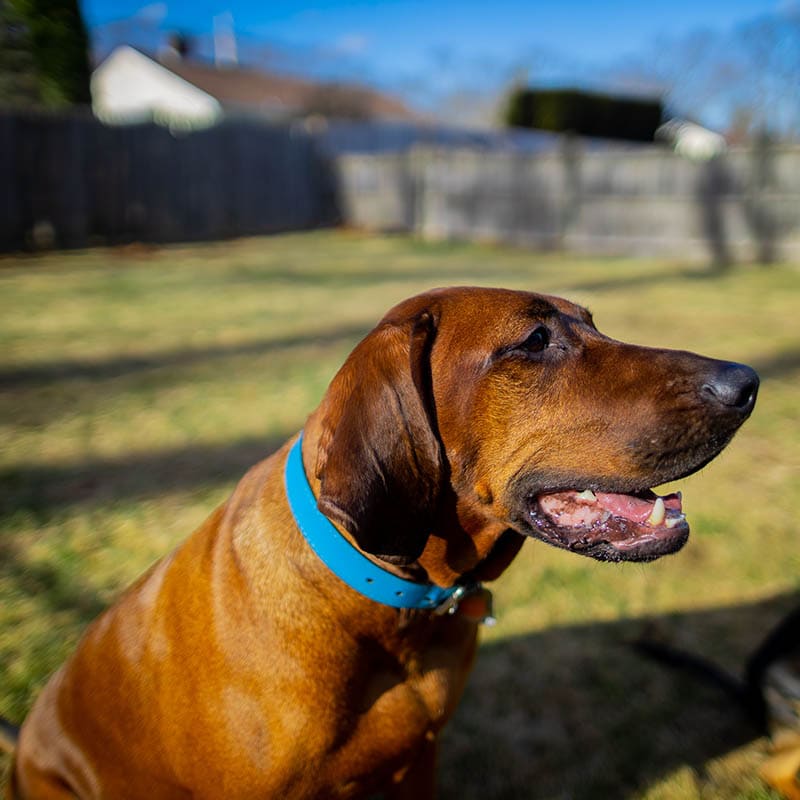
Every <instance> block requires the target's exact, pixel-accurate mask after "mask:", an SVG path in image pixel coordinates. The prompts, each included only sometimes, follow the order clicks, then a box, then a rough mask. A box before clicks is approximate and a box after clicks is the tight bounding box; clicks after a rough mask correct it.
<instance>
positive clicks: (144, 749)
mask: <svg viewBox="0 0 800 800" xmlns="http://www.w3.org/2000/svg"><path fill="white" fill-rule="evenodd" d="M757 391H758V377H757V375H756V373H755V372H754V371H753V370H752V369H750V368H749V367H747V366H744V365H741V364H735V363H729V362H723V361H717V360H712V359H709V358H704V357H701V356H698V355H694V354H691V353H688V352H679V351H670V350H662V349H651V348H645V347H638V346H634V345H630V344H624V343H621V342H618V341H614V340H612V339H610V338H608V337H606V336H604V335H603V334H601V333H600V332H599V331H598V330H597V328H596V327H595V325H594V323H593V320H592V316H591V315H590V313H589V312H588V311H586V310H585V309H584V308H582V307H580V306H578V305H574V304H573V303H570V302H568V301H566V300H562V299H559V298H555V297H550V296H544V295H537V294H531V293H526V292H516V291H510V290H504V289H480V288H470V287H458V288H447V289H439V290H433V291H430V292H427V293H425V294H421V295H419V296H417V297H414V298H411V299H409V300H406V301H404V302H402V303H400V304H399V305H398V306H396V307H395V308H394V309H392V310H391V311H389V312H388V314H387V315H386V316H385V317H384V318H383V320H382V321H381V322H380V323H379V324H378V326H377V327H376V328H375V329H374V330H373V331H372V332H371V333H369V334H368V335H367V336H366V337H365V338H364V339H363V340H362V341H361V342H360V343H359V344H358V345H357V346H356V348H355V349H354V350H353V352H352V353H351V354H350V356H349V357H348V359H347V360H346V362H345V364H344V365H343V366H342V368H341V369H340V370H339V372H338V373H337V374H336V376H335V377H334V379H333V381H332V382H331V384H330V386H329V388H328V390H327V392H326V394H325V396H324V398H323V400H322V402H321V404H320V406H319V407H318V408H317V409H316V410H315V411H314V412H313V413H312V414H311V415H310V417H309V418H308V420H307V422H306V424H305V426H304V428H303V431H302V433H301V435H298V436H296V437H294V438H293V439H292V440H290V441H289V442H287V443H286V444H285V445H284V446H283V447H282V448H281V449H280V450H278V451H277V452H276V453H274V454H273V455H272V456H270V457H269V458H267V459H266V460H265V461H262V462H261V463H259V464H257V465H256V466H255V467H253V468H252V469H251V470H250V471H249V472H248V473H247V474H246V475H245V476H244V478H243V479H242V481H241V482H240V483H239V485H238V486H237V487H236V489H235V491H234V492H233V495H232V496H231V497H230V499H229V500H228V501H227V502H226V503H225V504H224V505H223V506H222V507H220V508H218V509H217V510H216V511H214V512H213V514H212V515H211V516H210V517H209V519H208V520H207V521H206V522H205V523H204V524H203V525H202V526H201V527H200V528H199V529H198V530H197V531H196V532H195V533H194V534H193V535H192V536H191V537H190V538H189V539H188V540H186V541H185V542H184V543H183V544H182V545H181V546H180V547H178V548H177V549H176V550H175V551H174V552H173V553H172V554H171V555H168V556H167V557H166V558H164V559H163V560H162V561H160V562H158V563H157V564H156V565H155V566H153V567H152V568H151V569H150V571H149V572H147V573H146V574H145V575H144V576H143V577H142V578H141V579H140V580H139V581H138V582H137V583H135V584H134V585H133V586H132V587H131V588H130V589H128V590H127V591H126V592H125V593H124V594H123V595H122V597H121V599H120V600H119V601H118V602H116V603H115V604H114V605H113V606H112V607H111V608H109V609H108V610H107V611H106V612H105V613H103V614H102V615H101V616H100V617H99V618H98V619H97V620H96V621H95V622H94V623H93V624H92V625H91V626H90V627H89V628H88V630H87V631H86V633H85V635H84V637H83V639H82V640H81V642H80V644H79V645H78V647H77V650H76V651H75V653H74V654H73V655H72V656H71V657H70V658H69V659H68V661H67V662H66V664H64V666H63V667H62V668H61V669H60V670H59V671H58V672H56V674H55V675H54V676H53V677H52V678H51V680H50V681H49V683H48V684H47V685H46V686H45V688H44V690H43V691H42V693H41V694H40V696H39V697H38V699H37V701H36V702H35V704H34V706H33V708H32V710H31V712H30V714H29V715H28V718H27V720H26V721H25V723H24V725H23V726H22V728H21V731H20V735H19V740H18V745H17V748H16V753H15V757H14V761H13V767H12V776H11V782H10V788H9V797H11V798H24V799H25V800H56V799H59V800H60V798H74V797H79V798H113V800H125V798H148V800H161V798H189V797H194V798H203V797H206V798H220V797H226V798H274V797H281V798H284V800H292V799H293V798H326V799H327V800H332V799H334V798H335V799H337V800H343V799H344V798H362V797H367V796H369V795H371V794H373V793H375V792H383V793H384V796H385V797H387V798H389V800H402V799H403V798H414V800H424V798H431V797H433V796H434V792H435V778H434V774H435V763H436V750H437V737H438V735H439V732H440V731H441V729H442V727H443V725H444V724H445V722H446V721H447V719H448V718H449V717H450V716H451V715H452V713H453V710H454V709H455V707H456V704H457V702H458V699H459V696H460V695H461V693H462V690H463V688H464V684H465V681H466V679H467V675H468V672H469V669H470V666H471V663H472V661H473V658H474V656H475V651H476V640H477V631H478V626H479V623H480V622H481V621H482V620H490V619H491V609H490V603H489V594H488V590H486V589H485V588H484V587H483V582H485V581H491V580H494V579H496V578H498V577H499V576H500V575H501V573H502V572H503V571H504V570H505V569H506V567H507V566H508V565H509V564H510V562H511V561H512V559H513V558H514V557H515V555H516V554H517V552H518V551H519V549H520V547H521V546H522V544H523V542H524V541H525V540H526V539H527V538H533V539H537V540H541V541H544V542H546V543H548V544H551V545H554V546H556V547H560V548H563V549H566V550H568V551H571V552H573V553H578V554H581V555H585V556H589V557H592V558H595V559H599V560H600V561H640V562H646V561H651V560H653V559H656V558H659V557H660V556H663V555H666V554H668V553H674V552H675V551H677V550H679V549H680V548H681V547H682V546H683V544H684V543H685V542H686V539H687V536H688V534H689V526H688V523H687V521H686V518H685V516H684V514H683V512H682V510H681V500H680V496H679V494H670V495H666V496H663V497H660V496H657V495H656V494H654V493H653V492H652V491H651V489H650V487H653V486H658V485H660V484H663V483H666V482H668V481H673V480H676V479H679V478H681V477H684V476H686V475H689V474H690V473H692V472H694V471H696V470H697V469H699V468H700V467H702V466H704V465H705V464H707V463H708V462H709V461H710V460H711V459H713V458H714V457H715V456H716V455H717V454H718V453H719V452H720V451H721V450H722V449H723V448H724V447H725V446H726V444H727V443H728V442H729V441H730V439H731V438H732V437H733V435H734V433H735V432H736V431H737V429H738V428H739V426H740V425H741V424H742V423H743V422H744V421H745V419H747V417H748V416H749V415H750V413H751V411H752V410H753V406H754V404H755V401H756V394H757Z"/></svg>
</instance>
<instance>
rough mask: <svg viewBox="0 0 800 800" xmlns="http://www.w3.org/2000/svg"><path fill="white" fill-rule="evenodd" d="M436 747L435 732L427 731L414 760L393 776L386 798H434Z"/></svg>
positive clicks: (398, 799)
mask: <svg viewBox="0 0 800 800" xmlns="http://www.w3.org/2000/svg"><path fill="white" fill-rule="evenodd" d="M438 747H439V745H438V742H437V741H436V734H434V733H433V732H430V731H429V732H428V733H427V734H426V735H425V743H424V745H423V746H422V749H421V750H420V752H419V755H418V756H417V758H416V760H415V761H414V762H412V764H411V766H410V767H408V768H407V769H404V770H402V771H401V772H399V773H397V774H396V775H395V776H394V778H393V780H392V784H391V786H390V787H389V788H388V789H387V791H386V795H385V797H386V800H434V798H435V797H436V756H437V752H438Z"/></svg>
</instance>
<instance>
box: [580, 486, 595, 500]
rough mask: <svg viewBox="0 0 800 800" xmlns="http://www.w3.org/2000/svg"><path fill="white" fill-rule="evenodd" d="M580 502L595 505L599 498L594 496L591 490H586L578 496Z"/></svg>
mask: <svg viewBox="0 0 800 800" xmlns="http://www.w3.org/2000/svg"><path fill="white" fill-rule="evenodd" d="M578 500H588V501H589V502H590V503H594V502H595V500H597V498H596V497H595V496H594V492H593V491H592V490H591V489H584V490H583V491H582V492H581V493H580V494H579V495H578Z"/></svg>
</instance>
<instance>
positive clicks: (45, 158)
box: [0, 113, 337, 250]
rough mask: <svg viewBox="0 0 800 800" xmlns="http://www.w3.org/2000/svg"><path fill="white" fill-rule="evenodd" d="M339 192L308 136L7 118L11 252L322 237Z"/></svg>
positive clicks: (2, 147)
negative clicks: (280, 234) (265, 236)
mask: <svg viewBox="0 0 800 800" xmlns="http://www.w3.org/2000/svg"><path fill="white" fill-rule="evenodd" d="M335 188H336V187H335V185H334V183H333V177H332V172H331V169H330V165H329V161H328V160H326V159H324V158H322V157H321V156H320V155H319V148H318V147H317V145H316V143H315V141H314V139H313V138H312V137H310V136H309V135H308V134H306V133H305V132H303V131H302V130H294V129H289V128H281V127H270V126H267V125H265V124H263V123H260V122H256V121H252V122H250V121H244V120H238V121H231V122H224V123H223V124H221V125H219V126H216V127H214V128H209V129H207V130H203V131H196V132H192V133H186V134H175V135H173V134H172V133H170V132H169V131H168V130H166V129H165V128H161V127H158V126H156V125H152V124H146V125H137V126H129V127H110V126H106V125H103V124H101V123H100V122H98V121H97V120H95V119H94V118H93V117H91V116H90V115H88V114H87V115H82V114H75V115H41V114H40V115H33V114H12V113H4V114H0V250H15V249H20V248H24V247H29V246H32V245H33V246H35V245H36V244H47V245H50V246H55V247H81V246H85V245H87V244H93V243H100V242H102V243H115V242H126V241H133V240H140V241H155V242H171V241H189V240H198V239H223V238H228V237H232V236H242V235H251V234H261V233H270V232H273V231H282V230H298V229H306V228H312V227H317V226H321V225H327V224H332V223H335V222H336V221H337V211H336V204H335Z"/></svg>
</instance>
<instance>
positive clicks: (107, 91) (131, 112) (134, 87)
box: [91, 45, 223, 128]
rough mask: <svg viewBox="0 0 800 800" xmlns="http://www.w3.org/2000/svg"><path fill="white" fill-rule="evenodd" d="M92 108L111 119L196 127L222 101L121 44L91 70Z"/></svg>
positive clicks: (214, 115)
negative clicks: (149, 121) (150, 121)
mask: <svg viewBox="0 0 800 800" xmlns="http://www.w3.org/2000/svg"><path fill="white" fill-rule="evenodd" d="M91 89H92V109H93V111H94V113H95V115H96V116H97V117H98V118H100V119H102V120H104V121H105V122H111V123H126V122H141V121H145V120H150V119H152V120H154V121H155V122H158V123H160V124H162V125H167V126H169V127H171V128H174V127H179V128H181V127H187V128H197V127H206V126H208V125H213V124H214V123H215V122H216V121H217V120H218V119H219V118H220V117H221V116H222V113H223V112H222V105H221V103H220V102H219V101H218V100H217V99H216V98H214V97H212V96H211V95H210V94H208V93H207V92H205V91H203V90H202V89H200V88H198V87H197V86H195V85H194V84H192V83H190V82H189V81H187V80H185V79H184V78H182V77H180V75H177V74H176V73H175V72H173V71H172V70H170V69H167V67H165V66H163V65H162V64H160V63H158V62H157V61H154V60H153V59H151V58H148V57H147V56H146V55H144V53H140V52H139V51H138V50H135V49H134V48H133V47H128V46H127V45H123V46H122V47H118V48H117V49H116V50H114V52H113V53H111V55H110V56H109V57H108V58H107V59H106V60H105V61H103V63H102V64H101V65H100V66H99V67H98V68H97V69H96V70H95V71H94V72H93V73H92V81H91Z"/></svg>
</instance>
